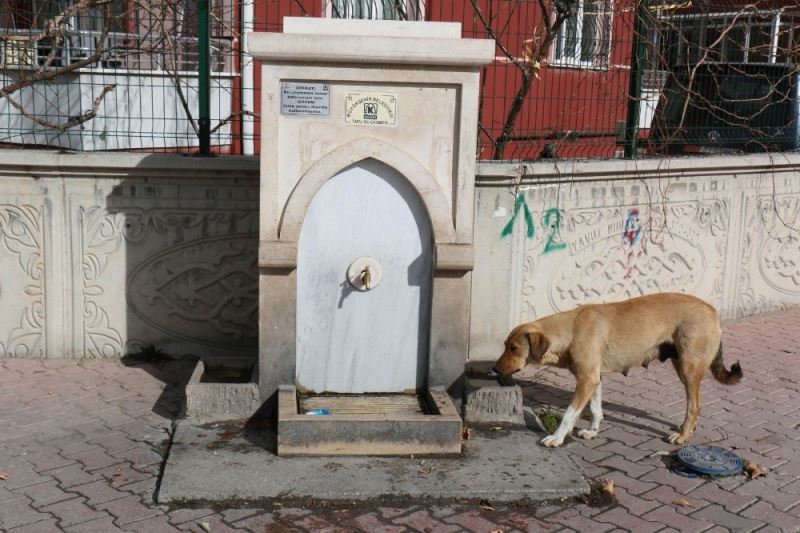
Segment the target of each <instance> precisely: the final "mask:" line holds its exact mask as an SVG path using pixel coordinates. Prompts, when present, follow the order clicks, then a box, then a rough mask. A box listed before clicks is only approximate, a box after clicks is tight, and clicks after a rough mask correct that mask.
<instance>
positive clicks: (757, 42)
mask: <svg viewBox="0 0 800 533" xmlns="http://www.w3.org/2000/svg"><path fill="white" fill-rule="evenodd" d="M799 22H800V15H798V14H797V13H786V12H779V11H762V12H758V13H749V14H748V13H745V14H742V13H710V14H703V15H675V16H662V17H659V18H658V23H657V25H656V26H657V27H656V28H655V29H654V31H652V32H651V37H650V47H651V48H652V50H653V53H652V55H653V59H654V61H653V63H652V66H653V68H656V69H659V70H670V69H671V68H672V67H674V66H677V65H687V64H688V65H691V64H694V63H697V62H699V61H707V62H720V63H776V62H777V63H784V62H793V61H796V60H797V47H798V44H800V42H799V41H800V39H798V38H799V37H800V35H798V33H799V32H798V31H797V29H796V28H797V25H798V23H799Z"/></svg>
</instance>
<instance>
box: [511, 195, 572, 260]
mask: <svg viewBox="0 0 800 533" xmlns="http://www.w3.org/2000/svg"><path fill="white" fill-rule="evenodd" d="M520 212H522V214H523V217H524V219H525V235H526V236H527V237H528V238H529V239H533V238H534V237H535V235H536V228H535V224H534V217H533V211H531V209H530V208H529V207H528V203H527V201H526V200H525V195H524V194H518V195H517V198H516V200H515V201H514V213H513V214H512V215H511V219H510V220H509V221H508V222H507V223H506V225H505V226H503V231H501V232H500V237H508V236H509V235H511V234H512V233H513V231H514V224H515V223H516V221H517V216H519V213H520ZM563 219H564V211H562V210H561V209H558V208H557V207H551V208H550V209H548V210H547V211H545V213H544V215H543V216H542V226H543V228H544V230H545V231H546V233H547V240H546V242H545V245H544V250H543V253H545V254H549V253H551V252H556V251H558V250H563V249H565V248H566V247H567V243H566V242H564V241H563V240H562V238H561V222H562V220H563Z"/></svg>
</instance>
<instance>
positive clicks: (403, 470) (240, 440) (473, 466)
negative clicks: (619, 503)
mask: <svg viewBox="0 0 800 533" xmlns="http://www.w3.org/2000/svg"><path fill="white" fill-rule="evenodd" d="M243 424H244V422H243V421H239V422H238V423H233V422H229V423H217V424H210V425H207V426H196V425H192V424H191V423H189V422H187V421H185V420H183V421H180V422H179V423H178V425H177V427H176V429H175V434H174V437H173V442H172V447H171V449H170V452H169V457H168V458H167V461H166V465H165V469H164V475H163V478H162V481H161V486H160V490H159V493H158V495H157V499H158V501H159V502H160V503H184V504H185V503H205V502H220V501H231V500H236V501H253V502H257V501H272V502H275V501H279V502H280V501H297V500H309V499H310V500H317V501H320V500H325V501H332V502H335V501H339V502H344V501H347V502H352V501H366V500H374V499H388V500H391V499H393V498H397V499H406V500H408V499H412V500H417V499H418V500H425V501H431V500H447V499H454V498H481V499H487V500H489V501H492V502H508V501H517V500H522V499H529V500H547V499H553V498H562V497H569V496H575V495H579V494H584V493H587V492H588V491H589V486H588V484H587V482H586V480H585V479H584V477H583V475H582V474H581V473H580V471H579V470H578V468H577V467H576V466H575V464H574V463H572V462H571V460H570V459H569V458H568V456H567V453H566V451H565V450H563V449H556V450H554V449H550V448H544V447H542V446H540V445H539V443H538V441H539V438H540V437H541V435H538V434H537V433H535V432H534V431H531V430H530V429H528V428H527V427H518V426H517V427H512V426H508V427H503V428H499V429H494V430H492V429H490V428H484V429H475V430H472V433H471V436H470V438H469V439H468V440H467V441H466V442H465V444H464V453H463V455H462V456H461V457H455V458H452V457H427V458H424V459H423V458H419V457H416V458H414V457H278V456H277V455H276V454H275V442H276V436H275V432H274V430H272V428H269V427H267V428H252V427H243Z"/></svg>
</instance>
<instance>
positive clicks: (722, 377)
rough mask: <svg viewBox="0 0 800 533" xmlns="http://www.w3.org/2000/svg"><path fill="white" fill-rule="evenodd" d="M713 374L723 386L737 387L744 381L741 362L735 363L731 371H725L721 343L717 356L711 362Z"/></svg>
mask: <svg viewBox="0 0 800 533" xmlns="http://www.w3.org/2000/svg"><path fill="white" fill-rule="evenodd" d="M711 374H712V375H713V376H714V378H715V379H716V380H717V381H719V382H720V383H722V384H723V385H735V384H737V383H739V380H740V379H742V367H741V366H739V362H738V361H737V362H735V363H734V364H733V366H732V367H731V369H730V370H726V369H725V365H724V364H723V362H722V343H721V342H720V343H719V350H717V356H716V357H715V358H714V360H713V361H711Z"/></svg>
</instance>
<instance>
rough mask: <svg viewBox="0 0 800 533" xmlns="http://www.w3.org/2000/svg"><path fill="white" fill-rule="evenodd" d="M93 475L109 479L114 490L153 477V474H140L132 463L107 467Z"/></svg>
mask: <svg viewBox="0 0 800 533" xmlns="http://www.w3.org/2000/svg"><path fill="white" fill-rule="evenodd" d="M93 473H94V474H98V475H100V476H102V477H103V478H105V479H107V480H108V481H109V483H110V485H111V486H112V487H114V488H120V487H123V486H125V485H130V484H131V483H134V482H136V481H142V480H144V479H152V477H153V476H152V474H147V473H144V472H140V471H139V470H136V469H135V468H133V467H131V465H130V463H118V464H115V465H111V466H107V467H106V468H100V469H98V470H95V471H94V472H93Z"/></svg>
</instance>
